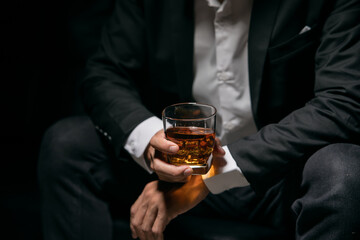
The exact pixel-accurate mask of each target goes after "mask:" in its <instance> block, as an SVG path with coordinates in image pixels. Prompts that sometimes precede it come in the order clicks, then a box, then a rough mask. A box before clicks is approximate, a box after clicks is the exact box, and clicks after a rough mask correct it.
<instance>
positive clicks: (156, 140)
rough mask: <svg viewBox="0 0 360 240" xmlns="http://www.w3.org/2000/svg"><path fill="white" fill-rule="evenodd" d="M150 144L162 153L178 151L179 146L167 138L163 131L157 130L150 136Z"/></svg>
mask: <svg viewBox="0 0 360 240" xmlns="http://www.w3.org/2000/svg"><path fill="white" fill-rule="evenodd" d="M150 145H151V146H153V147H154V148H155V149H157V150H159V151H160V152H164V153H176V152H177V151H179V146H178V145H177V144H176V143H174V142H171V141H169V140H167V139H166V138H165V133H164V132H163V131H159V132H157V133H156V134H155V135H154V136H153V137H152V138H151V140H150Z"/></svg>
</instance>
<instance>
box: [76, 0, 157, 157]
mask: <svg viewBox="0 0 360 240" xmlns="http://www.w3.org/2000/svg"><path fill="white" fill-rule="evenodd" d="M144 32H145V27H144V19H143V10H142V6H141V4H140V1H133V0H129V1H121V0H118V1H116V3H115V9H114V12H113V16H112V17H111V18H110V20H109V22H108V23H107V24H106V25H105V26H104V29H103V33H102V38H101V43H100V46H99V49H98V51H97V53H96V54H95V55H94V56H93V57H92V58H91V59H90V60H89V62H88V64H87V70H86V76H85V78H84V81H83V82H82V87H81V94H82V98H83V103H84V106H85V110H86V112H87V113H88V114H89V115H90V117H91V119H92V121H93V122H94V124H95V125H96V127H97V128H98V129H100V132H103V133H106V135H108V139H109V140H111V143H112V145H113V146H114V147H115V152H116V154H119V153H120V151H121V149H122V147H123V146H124V144H125V141H126V139H127V137H128V135H129V134H130V132H131V131H132V130H133V129H134V128H135V127H136V126H137V125H138V124H140V123H141V122H143V121H144V120H146V119H148V118H150V117H152V116H153V114H152V113H151V112H150V111H148V110H147V109H146V108H145V107H144V105H143V104H142V102H141V94H140V93H139V91H138V86H139V84H141V81H143V80H144V79H145V78H144V75H143V73H144V69H145V61H146V50H145V43H144V41H145V40H144V39H145V33H144Z"/></svg>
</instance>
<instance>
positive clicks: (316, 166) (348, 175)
mask: <svg viewBox="0 0 360 240" xmlns="http://www.w3.org/2000/svg"><path fill="white" fill-rule="evenodd" d="M359 171H360V146H358V145H354V144H345V143H339V144H332V145H328V146H326V147H324V148H322V149H320V150H319V151H317V152H316V153H315V154H313V155H312V156H311V157H310V158H309V159H308V161H307V162H306V164H305V167H304V171H303V183H305V184H306V183H307V184H309V185H311V184H315V185H316V183H318V184H320V186H319V185H317V187H321V188H325V189H326V188H328V189H329V190H331V191H334V190H338V191H339V192H343V193H346V194H357V193H358V192H359V191H360V178H359V176H358V173H359Z"/></svg>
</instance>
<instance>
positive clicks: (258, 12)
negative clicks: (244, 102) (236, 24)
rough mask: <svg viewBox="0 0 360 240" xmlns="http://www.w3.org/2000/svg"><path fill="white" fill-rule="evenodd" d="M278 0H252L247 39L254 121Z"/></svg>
mask: <svg viewBox="0 0 360 240" xmlns="http://www.w3.org/2000/svg"><path fill="white" fill-rule="evenodd" d="M279 3H280V0H253V8H252V13H251V23H250V31H249V40H248V59H249V79H250V93H251V104H252V109H253V113H254V118H255V121H257V119H256V116H257V110H258V106H259V95H260V88H261V81H262V77H263V71H264V63H265V58H266V53H267V49H268V46H269V42H270V37H271V33H272V29H273V26H274V22H275V18H276V14H277V10H278V7H279Z"/></svg>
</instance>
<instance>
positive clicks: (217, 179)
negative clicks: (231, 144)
mask: <svg viewBox="0 0 360 240" xmlns="http://www.w3.org/2000/svg"><path fill="white" fill-rule="evenodd" d="M223 149H224V150H225V156H224V159H225V161H226V163H225V164H219V165H221V166H217V164H214V162H213V164H212V166H211V168H210V170H209V172H208V173H207V174H205V175H202V178H203V180H204V183H205V185H206V186H207V188H208V189H209V191H210V192H211V193H213V194H219V193H221V192H223V191H225V190H228V189H231V188H235V187H245V186H248V185H250V184H249V182H248V181H247V180H246V178H245V176H244V175H243V174H242V171H241V169H240V168H239V167H238V166H237V164H236V162H235V160H234V158H233V157H232V156H231V153H230V151H229V148H228V147H227V146H224V147H223ZM214 160H215V159H213V161H214Z"/></svg>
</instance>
